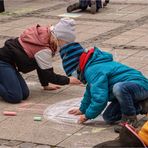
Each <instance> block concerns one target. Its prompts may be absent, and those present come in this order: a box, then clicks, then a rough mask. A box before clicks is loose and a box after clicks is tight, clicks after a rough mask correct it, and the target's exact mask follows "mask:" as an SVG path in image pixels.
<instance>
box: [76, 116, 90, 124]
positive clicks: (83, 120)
mask: <svg viewBox="0 0 148 148" xmlns="http://www.w3.org/2000/svg"><path fill="white" fill-rule="evenodd" d="M87 120H88V119H87V118H86V117H85V115H80V118H79V120H78V123H79V124H82V123H84V122H86V121H87Z"/></svg>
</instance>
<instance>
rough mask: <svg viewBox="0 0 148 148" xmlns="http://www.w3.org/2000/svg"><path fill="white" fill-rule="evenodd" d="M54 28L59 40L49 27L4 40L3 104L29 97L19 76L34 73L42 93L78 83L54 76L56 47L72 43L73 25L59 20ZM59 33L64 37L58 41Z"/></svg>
mask: <svg viewBox="0 0 148 148" xmlns="http://www.w3.org/2000/svg"><path fill="white" fill-rule="evenodd" d="M55 26H56V32H57V35H59V39H58V38H57V37H55V35H54V34H53V33H52V30H51V28H50V26H40V25H35V26H32V27H29V28H27V29H26V30H25V31H24V32H23V33H22V34H21V35H20V37H17V38H14V39H8V40H6V42H5V44H4V46H3V47H1V48H0V97H2V98H3V99H4V100H5V101H6V102H9V103H19V102H21V101H22V100H25V99H27V98H28V96H29V88H28V86H27V84H26V82H25V80H24V79H23V77H22V76H21V74H20V72H22V73H28V72H31V71H33V70H36V71H37V74H38V78H39V81H40V83H41V85H42V86H43V89H44V90H54V89H58V88H59V85H67V84H79V83H80V82H79V81H78V80H77V79H76V78H74V77H66V76H63V75H59V74H56V73H55V72H54V70H53V66H52V58H53V56H54V55H55V53H56V52H57V49H58V46H61V45H62V44H65V43H68V42H73V41H74V40H75V29H74V28H75V21H74V20H73V19H67V18H63V19H61V20H60V21H59V22H58V23H57V24H56V25H55ZM63 32H64V33H66V34H67V36H66V38H65V39H64V40H61V39H60V36H61V35H62V33H63ZM49 83H52V85H51V84H49ZM53 84H56V85H53Z"/></svg>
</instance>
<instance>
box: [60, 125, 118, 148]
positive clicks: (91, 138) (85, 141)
mask: <svg viewBox="0 0 148 148" xmlns="http://www.w3.org/2000/svg"><path fill="white" fill-rule="evenodd" d="M112 131H113V129H112V128H111V127H105V126H98V127H97V126H96V127H94V126H93V128H92V127H89V126H86V127H84V128H83V129H81V130H79V131H78V132H77V133H75V134H73V135H71V136H70V137H69V138H68V139H66V140H65V141H63V142H62V143H60V144H59V146H62V147H66V148H71V147H72V148H78V147H79V148H81V147H84V148H92V147H93V146H94V145H96V144H99V143H101V142H104V141H106V135H108V136H107V137H108V140H109V139H110V140H111V139H114V138H116V137H117V136H118V134H115V133H113V132H112ZM96 137H97V138H96Z"/></svg>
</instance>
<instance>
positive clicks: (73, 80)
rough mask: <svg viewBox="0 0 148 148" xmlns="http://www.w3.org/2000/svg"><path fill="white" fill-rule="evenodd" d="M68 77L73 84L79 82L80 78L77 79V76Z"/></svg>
mask: <svg viewBox="0 0 148 148" xmlns="http://www.w3.org/2000/svg"><path fill="white" fill-rule="evenodd" d="M69 79H70V84H75V85H78V84H81V82H80V80H78V79H77V78H75V77H72V76H71V77H69Z"/></svg>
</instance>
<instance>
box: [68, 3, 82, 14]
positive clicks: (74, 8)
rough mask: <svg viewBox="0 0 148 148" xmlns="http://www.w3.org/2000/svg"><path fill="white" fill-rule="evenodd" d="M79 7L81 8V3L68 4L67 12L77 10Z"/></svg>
mask: <svg viewBox="0 0 148 148" xmlns="http://www.w3.org/2000/svg"><path fill="white" fill-rule="evenodd" d="M77 9H80V5H79V3H75V4H73V5H70V6H68V7H67V12H68V13H70V12H72V11H75V10H77Z"/></svg>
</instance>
